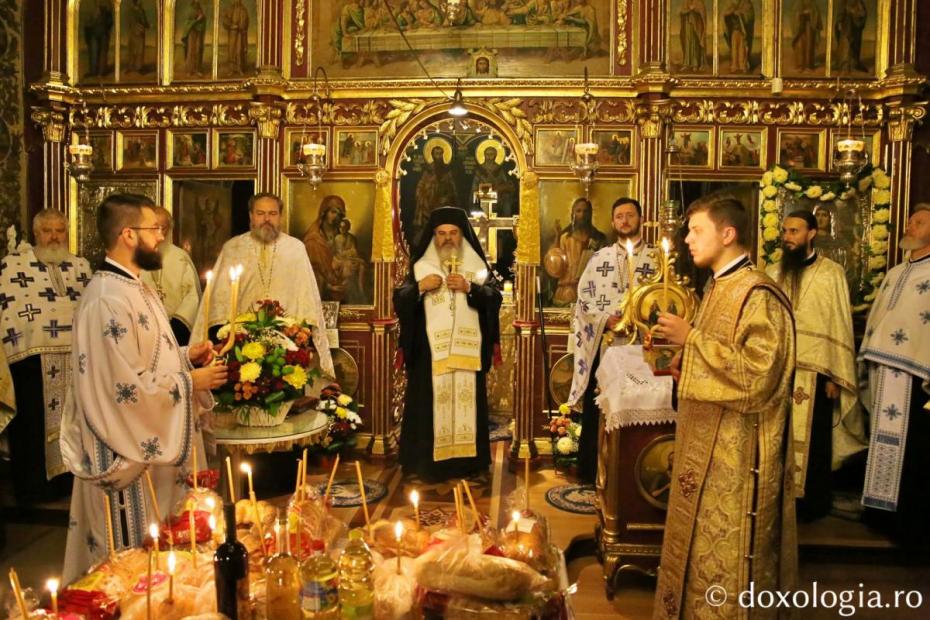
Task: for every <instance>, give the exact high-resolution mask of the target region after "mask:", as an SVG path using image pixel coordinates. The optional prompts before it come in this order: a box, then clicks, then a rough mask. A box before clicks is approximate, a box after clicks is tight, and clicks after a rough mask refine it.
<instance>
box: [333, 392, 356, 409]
mask: <svg viewBox="0 0 930 620" xmlns="http://www.w3.org/2000/svg"><path fill="white" fill-rule="evenodd" d="M336 402H337V403H339V404H340V405H342V406H343V407H345V406H347V405H348V404H349V403H351V402H352V397H351V396H349V395H348V394H340V395H339V398H337V399H336Z"/></svg>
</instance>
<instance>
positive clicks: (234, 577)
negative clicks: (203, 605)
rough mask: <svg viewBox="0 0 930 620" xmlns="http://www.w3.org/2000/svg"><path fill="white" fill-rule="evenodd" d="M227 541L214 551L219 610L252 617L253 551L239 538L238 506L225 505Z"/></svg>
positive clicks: (235, 617) (236, 618)
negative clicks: (237, 532) (237, 534)
mask: <svg viewBox="0 0 930 620" xmlns="http://www.w3.org/2000/svg"><path fill="white" fill-rule="evenodd" d="M223 514H224V516H225V517H226V542H224V543H222V544H221V545H219V546H218V547H217V548H216V553H214V554H213V570H214V572H215V579H216V610H217V611H218V612H219V613H221V614H225V615H226V616H227V617H228V618H230V620H247V619H248V618H251V610H250V608H249V552H248V551H247V550H246V548H245V545H243V544H242V543H241V542H239V541H238V540H236V506H235V504H231V503H226V504H223Z"/></svg>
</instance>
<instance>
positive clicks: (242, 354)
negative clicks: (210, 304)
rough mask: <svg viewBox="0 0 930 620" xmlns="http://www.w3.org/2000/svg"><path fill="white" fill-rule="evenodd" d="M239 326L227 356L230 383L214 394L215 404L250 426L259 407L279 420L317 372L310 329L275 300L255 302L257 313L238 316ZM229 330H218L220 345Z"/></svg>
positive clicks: (228, 380) (300, 395) (236, 324)
mask: <svg viewBox="0 0 930 620" xmlns="http://www.w3.org/2000/svg"><path fill="white" fill-rule="evenodd" d="M235 326H236V333H235V339H234V344H233V346H232V348H231V349H230V350H229V352H228V353H226V354H225V356H223V361H224V362H225V363H226V365H227V367H228V368H229V375H228V378H227V381H226V383H224V384H223V385H221V386H220V387H219V388H216V389H215V390H213V394H214V396H215V397H216V400H217V403H218V404H219V405H220V407H221V408H224V409H228V410H232V411H235V412H236V414H237V416H238V418H239V420H240V422H242V423H244V424H249V423H250V419H249V418H250V416H251V414H252V413H253V412H254V409H256V408H257V409H259V410H261V411H264V412H265V413H267V414H268V415H269V416H272V417H275V416H278V415H279V413H280V409H281V407H282V406H285V405H286V406H287V408H288V409H289V408H290V403H291V402H293V401H294V400H295V399H297V398H300V397H302V396H303V395H304V386H306V385H307V383H308V382H309V381H310V380H311V379H312V378H313V377H314V376H315V375H316V374H317V373H318V371H317V370H316V369H315V368H313V369H311V367H310V364H311V362H312V361H313V358H314V355H315V354H316V350H315V349H314V346H313V339H312V338H311V329H312V328H311V327H310V325H308V324H307V323H305V322H303V321H297V320H295V319H292V318H290V317H288V316H286V315H285V314H284V310H283V308H281V305H280V304H279V303H278V302H277V301H273V300H268V299H265V300H261V301H258V302H256V303H255V310H254V311H253V312H247V313H245V314H242V315H240V316H238V317H237V318H236V322H235ZM229 330H230V326H229V324H226V325H224V326H223V327H221V328H220V330H219V332H217V337H218V338H219V340H220V342H221V343H223V342H225V340H226V339H227V338H228V337H229ZM216 346H217V348H219V347H220V346H221V345H216ZM282 419H283V417H282Z"/></svg>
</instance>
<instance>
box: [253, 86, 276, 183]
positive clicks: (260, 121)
mask: <svg viewBox="0 0 930 620" xmlns="http://www.w3.org/2000/svg"><path fill="white" fill-rule="evenodd" d="M249 119H251V120H252V122H253V123H255V125H256V126H257V127H258V160H257V162H256V163H257V166H258V180H257V181H256V187H255V191H256V193H257V192H272V193H274V194H278V195H280V193H281V175H279V174H278V170H280V169H281V162H280V159H281V149H280V148H279V147H280V142H279V141H278V136H279V134H280V132H281V108H280V107H277V106H275V105H273V104H269V103H264V102H258V101H255V102H252V104H251V105H250V107H249Z"/></svg>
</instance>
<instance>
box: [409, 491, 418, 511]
mask: <svg viewBox="0 0 930 620" xmlns="http://www.w3.org/2000/svg"><path fill="white" fill-rule="evenodd" d="M410 503H412V504H413V506H414V507H416V506H418V505H419V504H420V492H419V491H417V490H416V489H414V490H413V491H410Z"/></svg>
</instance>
